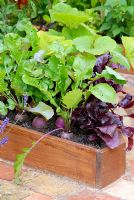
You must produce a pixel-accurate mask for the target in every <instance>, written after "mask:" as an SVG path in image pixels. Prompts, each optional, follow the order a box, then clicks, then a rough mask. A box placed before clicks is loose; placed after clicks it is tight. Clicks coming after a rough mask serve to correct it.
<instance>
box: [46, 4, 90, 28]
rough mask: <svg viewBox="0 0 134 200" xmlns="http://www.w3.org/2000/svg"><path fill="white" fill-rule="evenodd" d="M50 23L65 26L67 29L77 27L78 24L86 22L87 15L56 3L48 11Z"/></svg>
mask: <svg viewBox="0 0 134 200" xmlns="http://www.w3.org/2000/svg"><path fill="white" fill-rule="evenodd" d="M49 12H50V16H51V19H52V21H56V22H59V23H61V24H65V25H66V26H69V27H72V28H74V27H77V26H78V25H79V24H81V23H84V22H86V21H88V15H87V14H86V13H84V12H82V11H78V10H77V8H72V7H71V6H70V5H67V4H64V3H58V4H56V5H55V6H53V8H52V9H51V10H49Z"/></svg>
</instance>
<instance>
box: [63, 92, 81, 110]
mask: <svg viewBox="0 0 134 200" xmlns="http://www.w3.org/2000/svg"><path fill="white" fill-rule="evenodd" d="M81 100H82V91H81V90H80V89H75V90H72V91H69V92H67V93H66V95H65V96H64V97H63V100H62V102H63V103H64V105H65V106H66V107H67V108H68V109H74V108H76V107H77V106H78V104H79V103H80V101H81Z"/></svg>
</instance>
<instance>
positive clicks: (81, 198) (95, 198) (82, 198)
mask: <svg viewBox="0 0 134 200" xmlns="http://www.w3.org/2000/svg"><path fill="white" fill-rule="evenodd" d="M68 200H120V199H119V198H116V197H112V196H109V195H104V194H99V193H95V192H90V191H86V190H84V191H83V192H81V193H79V195H76V196H71V197H69V198H68Z"/></svg>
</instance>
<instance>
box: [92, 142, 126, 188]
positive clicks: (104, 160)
mask: <svg viewBox="0 0 134 200" xmlns="http://www.w3.org/2000/svg"><path fill="white" fill-rule="evenodd" d="M125 151H126V145H125V143H124V141H122V142H121V144H120V146H119V147H118V148H115V149H113V150H111V149H103V150H101V151H99V152H98V154H97V162H96V163H97V164H96V165H97V169H96V172H97V177H96V187H97V188H103V187H105V186H107V185H108V184H109V183H110V182H111V183H112V182H114V181H116V180H117V179H118V178H120V177H121V176H122V174H124V173H125V169H126V165H125V161H126V154H125V153H124V152H125Z"/></svg>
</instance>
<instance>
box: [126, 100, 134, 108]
mask: <svg viewBox="0 0 134 200" xmlns="http://www.w3.org/2000/svg"><path fill="white" fill-rule="evenodd" d="M133 106H134V100H133V101H131V102H129V103H128V104H127V105H126V106H125V107H124V108H125V109H127V108H131V107H133Z"/></svg>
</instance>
